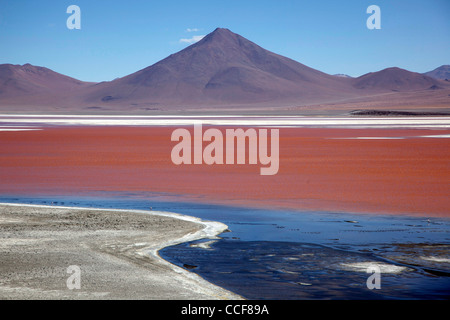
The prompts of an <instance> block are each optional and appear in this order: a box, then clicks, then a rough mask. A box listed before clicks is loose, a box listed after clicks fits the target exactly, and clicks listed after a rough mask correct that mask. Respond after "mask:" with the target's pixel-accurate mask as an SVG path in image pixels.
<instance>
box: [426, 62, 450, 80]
mask: <svg viewBox="0 0 450 320" xmlns="http://www.w3.org/2000/svg"><path fill="white" fill-rule="evenodd" d="M424 75H426V76H429V77H431V78H435V79H440V80H445V79H448V80H450V65H448V64H447V65H443V66H440V67H439V68H436V69H434V70H432V71H429V72H425V73H424Z"/></svg>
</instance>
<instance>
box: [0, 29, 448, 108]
mask: <svg viewBox="0 0 450 320" xmlns="http://www.w3.org/2000/svg"><path fill="white" fill-rule="evenodd" d="M447 90H450V84H449V83H448V82H446V81H442V80H437V79H434V78H431V77H429V76H426V75H423V74H418V73H414V72H410V71H407V70H403V69H399V68H389V69H385V70H382V71H379V72H374V73H369V74H366V75H363V76H361V77H359V78H348V77H339V76H333V75H329V74H326V73H323V72H320V71H318V70H315V69H312V68H310V67H307V66H305V65H303V64H301V63H299V62H296V61H294V60H291V59H289V58H286V57H283V56H280V55H278V54H275V53H273V52H270V51H267V50H265V49H263V48H261V47H260V46H258V45H256V44H255V43H253V42H251V41H249V40H247V39H245V38H244V37H242V36H240V35H238V34H235V33H233V32H231V31H230V30H228V29H221V28H218V29H216V30H215V31H214V32H212V33H210V34H209V35H207V36H206V37H204V38H203V39H202V40H201V41H199V42H197V43H195V44H193V45H191V46H189V47H187V48H186V49H184V50H182V51H180V52H178V53H175V54H173V55H171V56H169V57H167V58H165V59H163V60H161V61H159V62H157V63H155V64H154V65H151V66H149V67H147V68H145V69H143V70H140V71H138V72H136V73H133V74H130V75H128V76H125V77H123V78H119V79H116V80H113V81H109V82H101V83H87V82H82V81H79V80H76V79H73V78H70V77H67V76H64V75H61V74H58V73H56V72H53V71H51V70H49V69H46V68H43V67H35V66H31V65H29V64H26V65H23V66H20V65H9V64H8V65H0V110H2V111H5V112H50V111H52V112H67V113H70V112H76V113H80V112H82V113H84V112H86V113H90V112H96V113H97V112H98V113H103V112H116V113H125V114H126V113H140V112H144V113H145V112H152V111H154V110H159V111H164V110H193V109H203V110H204V109H212V110H224V109H227V108H237V107H240V108H241V109H245V108H253V109H258V108H262V109H264V108H274V109H277V108H278V109H282V108H284V109H285V108H294V109H295V107H302V106H314V105H320V106H323V105H327V106H329V107H330V108H333V106H338V105H342V104H344V105H346V104H347V103H350V104H351V103H352V102H355V103H358V106H360V105H361V103H363V102H364V101H370V102H373V101H378V100H380V101H381V100H383V99H384V100H383V101H385V100H386V99H388V100H389V101H392V97H391V96H390V95H392V94H395V93H398V94H400V93H401V94H402V95H405V94H408V93H411V92H413V93H414V94H418V92H419V93H420V92H425V93H426V95H427V97H428V98H427V101H428V103H431V104H433V103H432V101H431V100H430V99H429V97H430V95H434V93H433V92H438V91H439V92H440V95H439V97H440V100H439V105H440V106H441V105H442V102H443V103H444V105H445V104H446V99H445V95H443V92H444V91H445V92H447ZM447 96H448V95H447ZM387 97H388V98H387ZM398 97H400V96H398ZM443 97H444V98H443ZM400 100H401V99H400ZM447 102H448V101H447ZM407 105H411V103H410V102H408V103H407ZM449 105H450V103H449ZM358 109H361V108H358Z"/></svg>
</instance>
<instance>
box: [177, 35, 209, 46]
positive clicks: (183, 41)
mask: <svg viewBox="0 0 450 320" xmlns="http://www.w3.org/2000/svg"><path fill="white" fill-rule="evenodd" d="M204 37H205V36H193V37H192V38H189V39H180V42H181V43H189V44H193V43H196V42H199V41H200V40H202V39H203V38H204Z"/></svg>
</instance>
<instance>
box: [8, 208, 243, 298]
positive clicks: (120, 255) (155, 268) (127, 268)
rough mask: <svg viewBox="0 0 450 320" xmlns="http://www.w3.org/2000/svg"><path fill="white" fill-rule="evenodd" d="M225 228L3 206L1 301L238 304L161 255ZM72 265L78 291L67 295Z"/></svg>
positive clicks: (160, 217)
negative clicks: (76, 273) (222, 301)
mask: <svg viewBox="0 0 450 320" xmlns="http://www.w3.org/2000/svg"><path fill="white" fill-rule="evenodd" d="M226 228H227V226H226V225H224V224H222V223H216V222H209V221H208V222H206V221H201V220H200V219H197V218H194V217H188V216H183V215H178V214H172V213H165V212H153V211H152V212H146V211H138V210H110V209H91V208H89V209H87V208H69V207H50V206H35V205H20V204H19V205H18V204H0V239H1V240H0V261H1V264H0V299H20V300H22V299H33V300H41V299H42V300H46V299H51V300H53V299H55V300H57V299H83V300H90V299H148V300H185V299H187V300H189V299H193V300H213V299H240V298H241V297H240V296H238V295H235V294H233V293H231V292H229V291H227V290H224V289H222V288H220V287H217V286H215V285H213V284H211V283H209V282H207V281H205V280H203V279H202V278H201V277H199V276H197V275H195V274H193V273H190V272H188V271H186V270H184V269H182V268H179V267H177V266H174V265H172V264H170V263H169V262H167V261H165V260H163V259H162V258H160V257H159V255H158V250H160V249H162V248H163V247H166V246H169V245H174V244H178V243H182V242H186V241H192V240H196V239H201V238H208V237H215V236H216V235H217V234H219V233H221V232H222V231H224V230H225V229H226ZM73 265H75V266H78V267H79V268H80V271H81V273H80V280H81V282H80V284H81V288H80V289H73V290H70V289H68V287H67V283H66V282H67V279H68V278H69V277H70V276H71V274H70V273H67V268H68V267H69V266H73Z"/></svg>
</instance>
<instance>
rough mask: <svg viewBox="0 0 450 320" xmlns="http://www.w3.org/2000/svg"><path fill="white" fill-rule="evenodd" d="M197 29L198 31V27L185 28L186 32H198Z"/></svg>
mask: <svg viewBox="0 0 450 320" xmlns="http://www.w3.org/2000/svg"><path fill="white" fill-rule="evenodd" d="M198 31H200V29H197V28H192V29H191V28H187V29H186V32H198Z"/></svg>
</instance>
